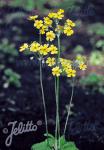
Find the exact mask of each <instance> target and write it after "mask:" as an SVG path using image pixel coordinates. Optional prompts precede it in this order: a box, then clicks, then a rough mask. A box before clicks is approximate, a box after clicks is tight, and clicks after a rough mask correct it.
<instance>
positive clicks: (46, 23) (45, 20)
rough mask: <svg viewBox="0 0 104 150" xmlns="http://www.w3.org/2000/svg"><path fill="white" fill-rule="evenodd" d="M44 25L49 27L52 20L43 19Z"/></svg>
mask: <svg viewBox="0 0 104 150" xmlns="http://www.w3.org/2000/svg"><path fill="white" fill-rule="evenodd" d="M44 24H45V25H47V26H51V25H52V20H51V19H50V18H49V17H44Z"/></svg>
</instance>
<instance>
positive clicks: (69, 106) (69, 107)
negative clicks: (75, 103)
mask: <svg viewBox="0 0 104 150" xmlns="http://www.w3.org/2000/svg"><path fill="white" fill-rule="evenodd" d="M73 95H74V78H73V83H72V91H71V98H70V102H69V105H68V114H67V117H66V122H65V127H64V136H65V133H66V128H67V124H68V120H69V116H70V112H71V104H72V100H73Z"/></svg>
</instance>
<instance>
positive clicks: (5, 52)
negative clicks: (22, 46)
mask: <svg viewBox="0 0 104 150" xmlns="http://www.w3.org/2000/svg"><path fill="white" fill-rule="evenodd" d="M0 53H1V54H0V58H1V62H2V63H1V64H0V70H1V71H3V74H4V76H3V78H2V79H3V80H4V84H3V86H4V87H5V88H7V87H9V85H14V86H15V87H20V86H21V82H20V78H21V76H20V75H19V74H18V73H16V72H15V71H13V70H12V69H11V68H7V67H6V62H10V63H11V62H14V60H15V58H16V57H17V56H18V51H17V50H16V48H15V44H13V43H11V44H10V43H9V41H8V39H6V38H5V39H2V42H1V44H0Z"/></svg>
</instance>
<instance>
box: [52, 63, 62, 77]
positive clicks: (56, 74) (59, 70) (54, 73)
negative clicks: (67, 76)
mask: <svg viewBox="0 0 104 150" xmlns="http://www.w3.org/2000/svg"><path fill="white" fill-rule="evenodd" d="M61 72H62V70H61V69H60V68H59V67H58V66H56V67H54V68H53V69H52V74H53V76H57V77H59V76H60V74H61Z"/></svg>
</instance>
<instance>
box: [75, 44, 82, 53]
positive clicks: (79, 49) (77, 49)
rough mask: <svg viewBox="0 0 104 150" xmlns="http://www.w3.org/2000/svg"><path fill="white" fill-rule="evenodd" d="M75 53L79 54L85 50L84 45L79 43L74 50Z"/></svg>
mask: <svg viewBox="0 0 104 150" xmlns="http://www.w3.org/2000/svg"><path fill="white" fill-rule="evenodd" d="M73 52H74V53H76V54H78V53H80V54H81V53H83V52H84V48H83V46H82V45H77V46H76V47H75V48H74V50H73Z"/></svg>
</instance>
